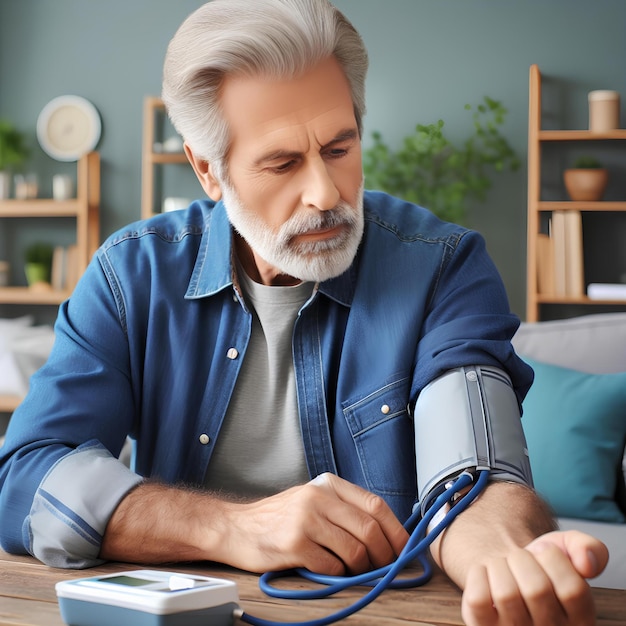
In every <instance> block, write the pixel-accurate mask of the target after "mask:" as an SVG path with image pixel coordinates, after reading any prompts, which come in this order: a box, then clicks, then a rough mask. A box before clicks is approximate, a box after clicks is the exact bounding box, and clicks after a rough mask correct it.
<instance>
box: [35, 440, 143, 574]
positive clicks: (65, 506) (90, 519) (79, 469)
mask: <svg viewBox="0 0 626 626" xmlns="http://www.w3.org/2000/svg"><path fill="white" fill-rule="evenodd" d="M141 480H142V479H141V477H140V476H138V475H137V474H135V473H134V472H132V471H131V470H129V469H128V468H127V467H126V466H125V465H124V464H123V463H122V462H121V461H119V460H118V459H116V458H115V457H114V456H112V455H111V454H110V452H109V451H108V450H107V449H106V448H105V447H104V446H102V445H101V444H100V443H98V442H94V441H91V442H87V443H85V444H83V445H81V446H79V447H78V448H77V449H76V450H74V451H72V452H71V453H69V454H67V455H66V456H64V457H62V458H61V459H60V460H58V461H57V462H56V463H55V464H54V465H53V467H52V468H51V469H50V471H49V472H48V473H47V474H46V476H45V477H44V479H43V480H42V482H41V484H40V486H39V489H37V492H36V494H35V498H34V500H33V505H32V508H31V510H30V514H29V515H28V517H27V518H26V519H25V520H24V527H23V533H24V545H25V546H28V551H29V552H30V553H31V554H32V555H33V556H35V557H37V558H38V559H40V560H41V561H42V562H44V563H46V564H47V565H51V566H53V567H65V568H83V567H91V566H94V565H97V564H98V563H101V562H102V561H101V560H100V559H99V553H100V546H101V543H102V537H103V535H104V531H105V529H106V525H107V523H108V521H109V519H110V517H111V515H112V514H113V512H114V511H115V509H116V508H117V505H118V504H119V502H120V500H122V499H123V498H124V496H125V495H126V494H127V493H128V492H129V491H130V490H132V489H133V488H134V487H135V486H137V485H138V484H139V483H140V482H141ZM69 485H71V488H69V487H68V486H69ZM96 486H97V488H95V487H96Z"/></svg>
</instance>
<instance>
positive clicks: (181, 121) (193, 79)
mask: <svg viewBox="0 0 626 626" xmlns="http://www.w3.org/2000/svg"><path fill="white" fill-rule="evenodd" d="M331 56H334V57H335V58H336V59H337V61H338V62H339V64H340V65H341V67H342V69H343V71H344V73H345V75H346V78H347V80H348V82H349V84H350V89H351V92H352V102H353V105H354V114H355V117H356V121H357V125H358V128H359V132H361V130H362V121H363V116H364V114H365V76H366V73H367V66H368V58H367V51H366V49H365V46H364V44H363V41H362V39H361V37H360V35H359V34H358V33H357V31H356V30H355V28H354V27H353V26H352V24H351V23H350V22H349V21H348V20H347V19H346V18H345V17H344V15H343V14H342V13H341V12H340V11H339V10H338V9H336V8H335V7H334V6H332V5H331V4H330V2H328V0H213V1H212V2H208V3H207V4H205V5H203V6H202V7H200V8H199V9H197V10H196V11H195V12H194V13H192V14H191V15H190V16H189V17H188V18H187V19H186V20H185V21H184V22H183V24H182V25H181V26H180V28H179V29H178V31H177V32H176V34H175V35H174V37H173V39H172V40H171V42H170V44H169V46H168V49H167V54H166V57H165V64H164V69H163V91H162V98H163V101H164V103H165V106H166V109H167V112H168V115H169V116H170V119H171V121H172V123H173V124H174V127H175V128H176V130H177V131H178V132H179V133H180V135H181V136H182V137H183V139H184V140H185V141H186V142H187V143H188V144H189V146H190V147H191V149H192V151H193V152H194V154H195V155H196V156H198V157H200V158H202V159H205V160H207V161H209V162H211V163H212V164H213V165H214V167H216V168H217V170H218V171H217V172H216V174H218V175H219V173H220V172H221V174H222V175H225V174H226V171H225V159H226V156H227V153H228V149H229V142H230V139H229V130H228V126H227V124H226V122H225V120H224V116H223V113H222V110H221V106H220V87H221V85H222V82H223V80H224V78H225V77H226V76H227V75H233V74H234V75H240V76H258V75H264V76H269V77H276V78H288V77H291V76H296V75H298V74H301V73H303V72H305V71H306V70H308V69H310V68H312V67H313V66H315V65H316V64H317V63H319V62H321V61H322V60H324V59H326V58H328V57H331Z"/></svg>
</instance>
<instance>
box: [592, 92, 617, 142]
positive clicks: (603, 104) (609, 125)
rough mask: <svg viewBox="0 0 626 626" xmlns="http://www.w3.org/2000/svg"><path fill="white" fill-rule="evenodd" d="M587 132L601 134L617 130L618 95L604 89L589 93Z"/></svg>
mask: <svg viewBox="0 0 626 626" xmlns="http://www.w3.org/2000/svg"><path fill="white" fill-rule="evenodd" d="M588 100H589V130H591V131H593V132H595V133H603V132H606V131H609V130H615V129H617V128H619V93H618V92H617V91H608V90H606V89H602V90H598V91H590V92H589V95H588Z"/></svg>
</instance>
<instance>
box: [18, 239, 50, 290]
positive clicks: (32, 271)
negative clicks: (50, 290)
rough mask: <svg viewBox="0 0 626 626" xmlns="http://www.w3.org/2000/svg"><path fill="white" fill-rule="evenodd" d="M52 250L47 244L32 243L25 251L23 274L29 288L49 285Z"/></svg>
mask: <svg viewBox="0 0 626 626" xmlns="http://www.w3.org/2000/svg"><path fill="white" fill-rule="evenodd" d="M53 253H54V248H53V246H51V245H50V244H48V243H34V244H32V245H31V246H29V247H28V248H27V249H26V255H25V261H26V263H25V266H24V272H25V274H26V280H27V282H28V285H29V287H38V286H44V285H46V286H47V285H49V284H50V274H51V271H52V255H53Z"/></svg>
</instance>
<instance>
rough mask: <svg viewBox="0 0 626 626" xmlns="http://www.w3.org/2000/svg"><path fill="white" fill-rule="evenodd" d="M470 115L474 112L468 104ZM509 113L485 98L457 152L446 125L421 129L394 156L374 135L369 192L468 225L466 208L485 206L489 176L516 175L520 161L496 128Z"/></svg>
mask: <svg viewBox="0 0 626 626" xmlns="http://www.w3.org/2000/svg"><path fill="white" fill-rule="evenodd" d="M465 108H466V109H467V110H472V107H471V106H470V105H469V104H468V105H465ZM506 113H507V110H506V109H505V108H504V106H503V105H502V104H501V103H500V102H499V101H497V100H492V99H491V98H489V97H485V98H484V100H483V102H482V103H481V104H479V105H478V107H476V109H475V110H474V112H473V128H474V132H473V134H472V135H471V136H470V137H469V138H468V139H466V140H465V142H464V143H463V144H462V145H460V146H456V145H454V144H453V143H451V142H450V140H448V139H447V138H446V137H445V136H444V133H443V127H444V122H443V120H439V121H438V122H437V123H436V124H426V125H425V124H418V125H417V126H416V128H415V132H414V133H413V134H411V135H408V136H407V137H405V138H404V142H403V144H402V147H401V148H400V149H398V150H397V151H396V152H393V151H391V150H390V148H389V147H388V146H387V145H386V144H385V143H384V141H383V139H382V137H381V134H380V133H378V132H374V133H373V135H372V137H373V139H374V145H373V146H372V147H371V148H369V149H368V150H365V151H364V153H363V170H364V173H365V184H366V186H367V188H368V189H380V190H382V191H386V192H388V193H391V194H392V195H395V196H398V197H400V198H403V199H405V200H408V201H410V202H414V203H416V204H421V205H422V206H425V207H427V208H428V209H430V210H431V211H433V212H434V213H435V214H436V215H438V216H439V217H441V218H442V219H445V220H449V221H453V222H456V223H461V224H462V223H464V222H465V219H466V215H467V209H468V207H467V203H468V201H470V200H483V199H484V198H485V196H486V194H487V191H488V190H489V189H490V187H491V184H492V183H491V178H490V174H491V172H490V171H489V170H490V169H492V168H493V170H496V171H502V170H505V169H510V170H512V171H513V170H516V169H517V168H518V167H519V164H520V162H519V159H518V157H517V155H516V153H515V151H514V150H513V148H512V147H511V146H510V144H509V143H508V141H507V140H506V138H505V137H504V136H503V135H502V134H501V133H500V131H499V129H498V127H499V126H501V125H502V123H503V122H504V119H505V116H506Z"/></svg>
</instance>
